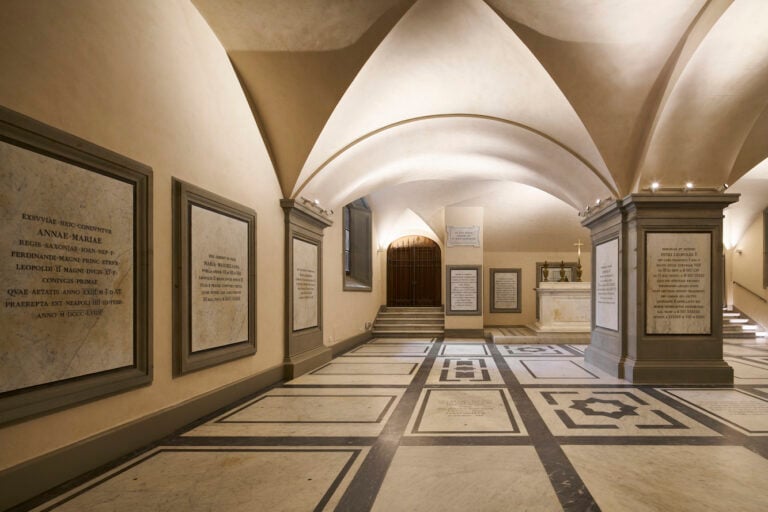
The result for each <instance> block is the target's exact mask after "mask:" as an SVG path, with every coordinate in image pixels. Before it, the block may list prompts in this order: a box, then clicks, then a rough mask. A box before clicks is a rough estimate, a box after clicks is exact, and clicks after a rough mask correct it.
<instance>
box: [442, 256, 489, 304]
mask: <svg viewBox="0 0 768 512" xmlns="http://www.w3.org/2000/svg"><path fill="white" fill-rule="evenodd" d="M445 280H446V281H445V294H446V301H445V302H446V308H445V314H446V315H468V316H478V315H482V314H483V307H482V296H483V295H482V293H481V288H482V282H483V281H482V266H480V265H447V266H446V269H445Z"/></svg>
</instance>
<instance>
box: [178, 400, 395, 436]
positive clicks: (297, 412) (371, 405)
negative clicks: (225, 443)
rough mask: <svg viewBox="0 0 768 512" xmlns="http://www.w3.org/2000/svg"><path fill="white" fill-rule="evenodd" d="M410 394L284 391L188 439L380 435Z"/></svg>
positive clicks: (214, 422)
mask: <svg viewBox="0 0 768 512" xmlns="http://www.w3.org/2000/svg"><path fill="white" fill-rule="evenodd" d="M403 393H404V390H403V389H402V388H397V389H380V388H370V389H360V388H357V389H355V388H280V389H274V390H272V391H269V392H268V393H266V394H264V395H262V396H260V397H258V398H256V399H254V400H251V401H249V402H247V403H245V404H243V405H241V406H240V407H238V408H236V409H234V410H232V411H229V412H227V413H225V414H223V415H221V416H219V417H218V418H215V419H214V420H211V421H209V422H207V423H205V424H203V425H201V426H199V427H197V428H195V429H192V430H191V431H189V432H187V433H185V434H184V435H185V436H212V437H216V436H223V437H234V436H250V437H288V436H290V437H296V436H361V437H365V436H377V435H379V434H380V433H381V431H382V429H383V428H384V425H385V424H386V422H387V420H388V419H389V417H390V415H391V414H392V411H393V410H394V408H395V407H396V406H397V403H398V402H399V401H400V398H401V397H402V395H403Z"/></svg>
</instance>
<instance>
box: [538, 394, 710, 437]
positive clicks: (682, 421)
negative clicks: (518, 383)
mask: <svg viewBox="0 0 768 512" xmlns="http://www.w3.org/2000/svg"><path fill="white" fill-rule="evenodd" d="M526 393H528V396H530V398H531V400H532V401H533V404H534V405H535V406H536V409H537V410H538V411H539V414H541V416H542V418H543V419H544V421H545V422H546V424H547V426H548V427H549V430H550V432H552V434H554V435H556V436H717V435H719V434H718V433H717V432H714V431H713V430H710V429H709V428H707V427H705V426H704V425H701V424H700V423H698V422H696V421H694V420H692V419H690V418H688V417H687V416H685V415H683V414H682V413H679V412H677V411H675V410H674V409H672V408H671V407H669V406H668V405H665V404H663V403H662V402H660V401H659V400H656V399H655V398H653V397H652V396H650V395H648V394H647V393H643V392H642V391H640V390H638V389H632V388H625V389H605V388H603V389H585V388H544V389H538V388H537V389H527V390H526Z"/></svg>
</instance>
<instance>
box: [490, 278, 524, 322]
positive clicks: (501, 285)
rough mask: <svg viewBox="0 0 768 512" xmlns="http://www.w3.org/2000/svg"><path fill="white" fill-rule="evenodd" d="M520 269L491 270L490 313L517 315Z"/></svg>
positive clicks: (519, 309) (519, 308)
mask: <svg viewBox="0 0 768 512" xmlns="http://www.w3.org/2000/svg"><path fill="white" fill-rule="evenodd" d="M520 289H521V281H520V269H519V268H517V269H515V268H505V269H501V268H492V269H491V312H492V313H519V312H520V311H521V307H520V295H521V293H520Z"/></svg>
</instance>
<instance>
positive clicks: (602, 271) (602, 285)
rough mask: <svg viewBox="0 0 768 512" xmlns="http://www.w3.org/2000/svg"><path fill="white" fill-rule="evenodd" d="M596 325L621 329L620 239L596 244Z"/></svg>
mask: <svg viewBox="0 0 768 512" xmlns="http://www.w3.org/2000/svg"><path fill="white" fill-rule="evenodd" d="M595 326H597V327H603V328H605V329H611V330H613V331H617V330H618V329H619V239H618V238H614V239H613V240H609V241H607V242H603V243H601V244H598V245H597V246H595Z"/></svg>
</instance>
